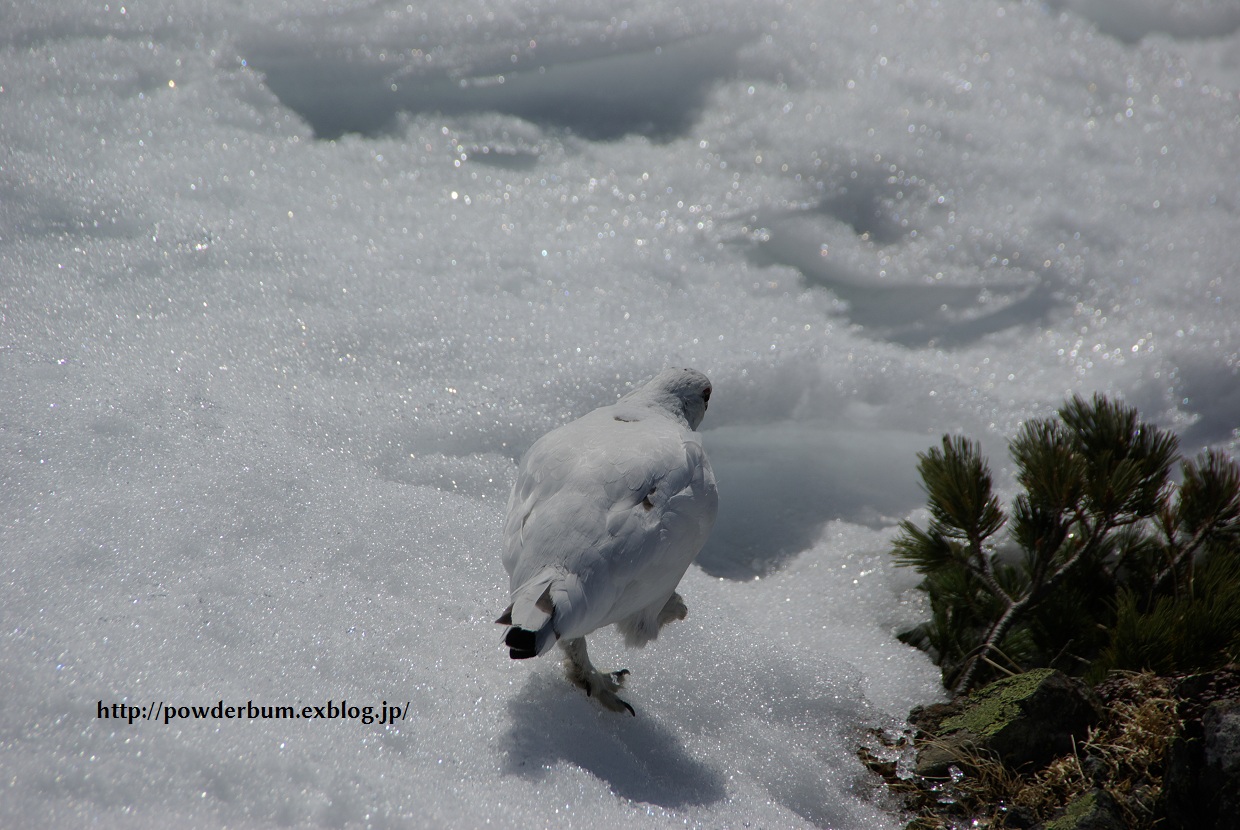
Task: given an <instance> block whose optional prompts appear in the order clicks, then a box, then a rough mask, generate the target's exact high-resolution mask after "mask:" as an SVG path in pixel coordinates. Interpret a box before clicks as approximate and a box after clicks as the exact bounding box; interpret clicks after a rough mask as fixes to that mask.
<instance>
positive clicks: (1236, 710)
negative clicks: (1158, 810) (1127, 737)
mask: <svg viewBox="0 0 1240 830" xmlns="http://www.w3.org/2000/svg"><path fill="white" fill-rule="evenodd" d="M1163 786H1164V788H1165V789H1164V792H1165V794H1166V805H1167V823H1168V825H1169V826H1170V827H1172V828H1177V830H1179V828H1184V830H1188V828H1193V830H1240V700H1227V699H1221V700H1215V701H1213V702H1211V703H1209V704H1208V705H1207V706H1206V707H1205V710H1204V711H1203V712H1202V713H1201V718H1200V721H1192V722H1187V723H1186V724H1185V729H1184V734H1183V735H1182V736H1181V737H1180V738H1179V739H1178V740H1177V741H1176V742H1175V744H1174V745H1173V746H1172V748H1171V757H1170V758H1169V759H1168V762H1167V772H1166V775H1165V776H1164V779H1163Z"/></svg>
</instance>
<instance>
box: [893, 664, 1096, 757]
mask: <svg viewBox="0 0 1240 830" xmlns="http://www.w3.org/2000/svg"><path fill="white" fill-rule="evenodd" d="M951 706H954V707H955V710H954V713H953V712H948V711H946V710H942V709H934V707H924V708H923V710H922V711H921V712H919V713H916V715H917V719H918V721H919V722H920V723H919V725H918V726H919V728H920V729H922V731H923V733H925V735H924V736H923V738H922V739H921V740H919V741H918V746H919V748H918V753H917V763H916V768H915V771H916V772H917V773H918V774H919V775H923V776H926V777H930V778H938V777H944V776H946V775H947V774H948V769H949V767H950V766H952V765H953V764H956V765H961V764H962V761H963V760H964V759H967V758H968V757H970V756H971V755H974V754H981V755H992V756H994V757H997V758H998V759H999V760H1001V761H1002V762H1003V763H1004V765H1006V766H1008V767H1009V768H1011V769H1020V768H1023V767H1029V768H1030V769H1040V768H1041V767H1043V766H1045V765H1046V764H1047V763H1049V762H1050V761H1051V760H1052V759H1054V758H1056V757H1058V756H1060V755H1063V754H1066V753H1068V752H1071V751H1072V747H1073V741H1074V740H1076V741H1081V740H1083V739H1084V738H1085V735H1086V732H1087V730H1088V728H1089V727H1090V726H1092V725H1093V724H1095V723H1097V722H1098V721H1099V719H1100V718H1101V704H1100V703H1099V702H1098V700H1097V698H1096V697H1094V695H1093V694H1092V693H1091V692H1090V691H1089V689H1088V687H1086V686H1085V684H1084V683H1082V682H1081V681H1079V680H1075V679H1073V678H1070V677H1067V676H1066V675H1064V674H1063V673H1061V672H1058V671H1055V670H1053V669H1036V670H1034V671H1030V672H1025V673H1024V674H1020V675H1016V676H1015V677H1008V678H1004V679H1003V680H997V681H995V682H994V683H991V684H990V685H988V686H984V687H983V688H981V689H979V690H978V691H976V692H974V693H973V694H971V695H969V696H968V697H967V698H965V699H964V700H961V701H957V702H956V703H955V704H952V705H951ZM930 710H932V711H930ZM922 723H924V724H925V726H924V727H923V726H921V725H920V724H922Z"/></svg>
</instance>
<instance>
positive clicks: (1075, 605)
mask: <svg viewBox="0 0 1240 830" xmlns="http://www.w3.org/2000/svg"><path fill="white" fill-rule="evenodd" d="M1009 449H1010V451H1011V455H1012V459H1013V460H1014V461H1015V463H1016V481H1017V483H1018V484H1019V485H1020V487H1021V488H1022V492H1021V493H1020V494H1019V495H1018V496H1017V497H1016V499H1015V500H1014V502H1013V503H1012V505H1011V506H1010V507H1009V508H1007V509H1006V510H1005V509H1004V507H1003V506H1002V505H1001V504H1000V502H999V499H998V497H997V496H996V495H995V494H994V492H993V481H992V478H991V474H990V468H989V465H988V464H987V462H986V460H985V459H984V458H983V457H982V455H981V451H980V448H979V445H978V444H977V443H976V442H974V441H971V440H968V439H966V438H961V437H956V436H944V437H943V441H942V445H941V446H940V447H932V448H931V449H929V450H928V451H927V452H925V453H922V454H919V456H918V465H917V469H918V472H919V474H920V475H921V478H922V484H923V487H924V489H925V491H926V495H927V507H928V508H929V513H930V521H929V524H928V525H927V526H926V527H925V528H922V527H918V526H917V525H915V524H913V523H912V522H903V523H902V524H901V526H900V532H899V534H898V535H897V537H896V539H895V542H894V545H893V550H892V553H893V554H894V556H895V558H896V561H897V563H898V564H900V565H904V566H907V567H912V568H915V569H916V570H917V571H918V573H920V574H921V575H922V577H923V580H922V582H921V584H920V585H919V588H920V589H921V590H923V591H925V592H926V593H927V594H928V596H929V599H930V611H931V617H930V619H929V620H928V621H926V622H924V623H922V624H921V625H919V626H917V627H916V628H914V629H912V630H910V631H906V632H904V633H902V634H901V635H900V638H901V639H902V640H904V641H905V642H907V643H910V644H912V645H914V646H916V647H918V648H921V649H923V650H925V651H927V652H928V653H930V654H931V655H932V656H933V657H934V659H935V661H936V662H937V663H938V664H939V666H940V667H941V668H942V670H943V683H944V685H945V686H946V687H948V688H949V689H951V690H953V691H956V692H962V691H966V690H968V689H970V688H973V687H975V686H977V685H980V684H982V683H985V682H988V681H989V680H992V679H994V678H995V677H996V676H998V675H1000V674H1003V673H1007V672H1010V671H1023V670H1027V669H1030V668H1034V667H1040V666H1049V667H1054V668H1058V669H1061V670H1063V671H1065V672H1068V673H1070V674H1077V675H1093V676H1097V675H1100V674H1102V673H1105V672H1106V671H1108V670H1111V669H1127V670H1132V671H1140V670H1143V669H1153V670H1156V671H1160V672H1175V671H1192V670H1205V669H1209V668H1212V667H1216V666H1219V665H1222V664H1225V663H1227V662H1228V661H1233V660H1237V659H1240V465H1237V463H1236V462H1235V461H1234V460H1232V459H1230V458H1228V457H1227V456H1226V455H1224V454H1222V453H1219V452H1216V451H1207V452H1204V453H1202V454H1201V455H1199V456H1198V457H1197V458H1195V459H1193V460H1189V461H1183V460H1182V459H1181V458H1180V455H1179V450H1178V439H1177V438H1176V436H1175V435H1174V434H1172V433H1170V432H1168V431H1166V430H1162V429H1159V428H1157V427H1155V426H1153V425H1151V424H1148V423H1144V422H1142V421H1141V420H1140V419H1139V417H1138V413H1137V411H1136V410H1135V409H1133V408H1131V407H1128V406H1125V405H1123V404H1121V403H1113V402H1111V401H1109V400H1108V399H1107V398H1106V397H1104V396H1095V397H1094V398H1093V400H1092V401H1086V400H1085V399H1083V398H1081V397H1079V396H1075V397H1073V398H1072V400H1070V401H1068V402H1067V403H1065V404H1064V406H1063V407H1062V408H1061V409H1060V410H1059V412H1058V417H1057V418H1040V419H1037V420H1034V421H1031V422H1029V423H1027V424H1025V425H1024V427H1023V428H1022V429H1021V430H1020V432H1019V433H1018V434H1017V435H1016V437H1015V438H1013V439H1012V440H1011V441H1010V442H1009ZM1177 462H1180V470H1181V483H1180V484H1179V485H1178V486H1177V485H1175V484H1173V483H1172V475H1171V474H1172V470H1173V468H1174V467H1175V465H1176V463H1177Z"/></svg>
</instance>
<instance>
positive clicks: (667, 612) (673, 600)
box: [659, 592, 689, 628]
mask: <svg viewBox="0 0 1240 830" xmlns="http://www.w3.org/2000/svg"><path fill="white" fill-rule="evenodd" d="M687 616H689V606H687V605H685V599H684V597H682V596H681V595H680V594H678V593H675V592H673V593H672V595H671V596H670V597H668V599H667V602H666V603H664V605H663V610H662V611H660V612H659V628H662V627H663V626H665V625H667V624H668V623H670V622H671V621H672V620H683V619H684V618H685V617H687Z"/></svg>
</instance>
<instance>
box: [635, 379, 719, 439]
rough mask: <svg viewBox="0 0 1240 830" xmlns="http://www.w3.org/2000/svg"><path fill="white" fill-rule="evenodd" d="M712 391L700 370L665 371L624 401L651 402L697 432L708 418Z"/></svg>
mask: <svg viewBox="0 0 1240 830" xmlns="http://www.w3.org/2000/svg"><path fill="white" fill-rule="evenodd" d="M710 390H711V384H710V378H708V377H706V375H704V374H702V373H701V372H699V371H698V370H697V369H664V370H663V371H662V372H660V373H659V374H657V375H655V376H654V378H652V379H651V380H650V381H649V382H648V383H646V385H645V386H642V387H641V388H640V389H635V390H634V391H632V392H630V393H629V394H628V395H625V397H624V398H623V400H632V401H633V402H635V403H636V402H638V401H642V402H645V401H649V402H650V403H653V404H656V405H658V406H660V407H663V408H664V409H667V410H669V411H670V412H671V413H672V414H673V415H676V416H679V417H681V418H684V419H685V421H686V422H688V424H689V428H690V429H697V428H698V424H700V423H702V418H703V417H705V415H706V405H707V403H708V402H709V401H710Z"/></svg>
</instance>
